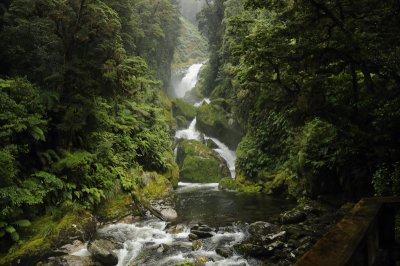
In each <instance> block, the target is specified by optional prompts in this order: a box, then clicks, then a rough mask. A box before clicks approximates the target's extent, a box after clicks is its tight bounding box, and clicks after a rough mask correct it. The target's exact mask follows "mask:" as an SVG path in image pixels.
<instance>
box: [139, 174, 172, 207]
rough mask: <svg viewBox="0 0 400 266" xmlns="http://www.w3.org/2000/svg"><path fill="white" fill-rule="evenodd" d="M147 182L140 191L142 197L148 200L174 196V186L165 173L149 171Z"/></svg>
mask: <svg viewBox="0 0 400 266" xmlns="http://www.w3.org/2000/svg"><path fill="white" fill-rule="evenodd" d="M145 175H147V179H148V180H147V184H146V185H145V187H144V188H143V189H142V190H141V191H140V194H141V198H142V199H146V200H147V201H148V200H153V199H164V198H167V197H172V193H173V188H172V184H171V182H170V181H169V180H168V179H167V178H166V177H165V176H163V175H159V174H157V173H155V172H151V173H149V172H147V173H145Z"/></svg>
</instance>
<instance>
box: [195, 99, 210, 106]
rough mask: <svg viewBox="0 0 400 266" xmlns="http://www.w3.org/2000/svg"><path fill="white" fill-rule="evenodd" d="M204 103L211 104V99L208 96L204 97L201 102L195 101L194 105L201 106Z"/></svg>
mask: <svg viewBox="0 0 400 266" xmlns="http://www.w3.org/2000/svg"><path fill="white" fill-rule="evenodd" d="M203 103H207V104H210V103H211V101H210V99H208V98H204V99H203V100H201V101H200V102H198V103H195V104H194V107H200V106H201V105H202V104H203Z"/></svg>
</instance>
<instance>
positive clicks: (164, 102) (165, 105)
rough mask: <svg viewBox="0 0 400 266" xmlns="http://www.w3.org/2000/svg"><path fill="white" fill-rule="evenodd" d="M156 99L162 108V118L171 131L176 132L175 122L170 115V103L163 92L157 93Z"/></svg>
mask: <svg viewBox="0 0 400 266" xmlns="http://www.w3.org/2000/svg"><path fill="white" fill-rule="evenodd" d="M158 98H159V102H160V105H161V106H162V112H163V117H164V118H165V120H166V122H167V124H168V126H169V127H170V129H171V131H174V130H176V127H177V121H176V120H175V118H174V116H173V114H172V102H171V100H170V99H169V98H168V96H167V95H166V94H165V93H164V92H163V91H158Z"/></svg>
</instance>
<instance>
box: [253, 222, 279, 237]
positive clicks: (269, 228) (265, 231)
mask: <svg viewBox="0 0 400 266" xmlns="http://www.w3.org/2000/svg"><path fill="white" fill-rule="evenodd" d="M248 231H249V233H250V234H251V235H252V236H266V235H269V234H276V233H278V232H279V231H280V229H279V227H278V226H276V225H273V224H270V223H268V222H255V223H252V224H250V225H249V229H248Z"/></svg>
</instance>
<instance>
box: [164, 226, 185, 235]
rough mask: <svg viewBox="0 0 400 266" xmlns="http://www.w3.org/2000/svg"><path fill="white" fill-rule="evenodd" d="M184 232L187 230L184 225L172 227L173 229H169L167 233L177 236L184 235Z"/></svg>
mask: <svg viewBox="0 0 400 266" xmlns="http://www.w3.org/2000/svg"><path fill="white" fill-rule="evenodd" d="M183 230H185V226H183V225H182V224H178V225H176V226H172V227H170V228H168V230H167V233H169V234H173V235H176V234H179V233H182V232H183Z"/></svg>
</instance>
